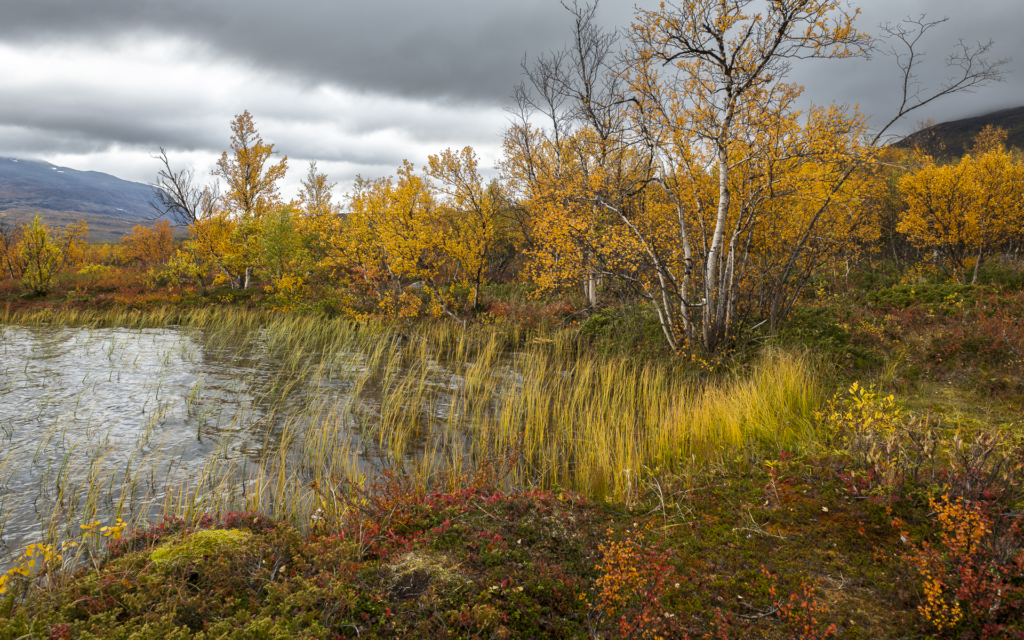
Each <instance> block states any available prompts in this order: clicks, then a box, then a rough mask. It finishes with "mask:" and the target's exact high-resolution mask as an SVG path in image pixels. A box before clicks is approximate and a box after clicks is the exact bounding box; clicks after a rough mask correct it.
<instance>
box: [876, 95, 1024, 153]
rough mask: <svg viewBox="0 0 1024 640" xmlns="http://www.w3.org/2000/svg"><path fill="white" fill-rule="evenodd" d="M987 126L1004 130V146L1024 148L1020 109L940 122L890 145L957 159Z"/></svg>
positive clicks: (1023, 113) (1023, 115)
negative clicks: (925, 150)
mask: <svg viewBox="0 0 1024 640" xmlns="http://www.w3.org/2000/svg"><path fill="white" fill-rule="evenodd" d="M989 125H992V126H994V127H999V128H1001V129H1005V130H1006V134H1007V135H1006V146H1008V147H1017V148H1019V149H1024V106H1021V107H1011V108H1009V109H999V110H998V111H993V112H991V113H986V114H984V115H980V116H974V117H971V118H961V119H960V120H950V121H948V122H940V123H938V124H935V125H932V126H930V127H927V128H925V129H922V130H920V131H915V132H914V133H912V134H910V135H909V136H907V137H905V138H903V139H902V140H900V141H899V142H897V143H896V144H895V145H894V146H896V147H902V148H906V147H911V146H914V145H916V144H920V145H921V146H922V147H924V148H926V149H929V150H930V152H931V153H932V154H933V155H936V156H941V157H946V158H958V157H961V156H963V155H964V154H965V153H967V149H968V148H970V145H971V142H972V141H973V140H974V137H975V136H977V135H978V134H979V133H981V131H982V129H984V128H985V127H987V126H989ZM938 143H941V145H942V148H939V144H938Z"/></svg>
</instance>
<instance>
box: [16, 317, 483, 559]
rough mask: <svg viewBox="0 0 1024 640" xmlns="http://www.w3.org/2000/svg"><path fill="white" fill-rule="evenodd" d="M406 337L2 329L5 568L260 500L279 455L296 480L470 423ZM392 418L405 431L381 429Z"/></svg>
mask: <svg viewBox="0 0 1024 640" xmlns="http://www.w3.org/2000/svg"><path fill="white" fill-rule="evenodd" d="M385 337H387V336H385ZM404 339H405V338H401V339H400V340H398V341H396V340H393V339H387V340H381V339H380V336H378V337H377V339H375V340H374V339H371V340H369V341H366V342H363V343H356V342H353V343H350V344H349V347H350V348H348V349H341V350H334V349H332V350H330V351H329V352H324V351H321V352H313V351H311V352H305V353H304V352H302V351H301V349H300V350H294V349H293V350H282V349H280V348H275V347H273V346H272V345H271V342H273V340H270V339H268V336H267V335H265V334H264V333H262V332H238V333H234V334H231V333H228V334H225V333H223V332H219V333H207V332H204V331H202V330H199V329H184V328H180V327H168V328H159V329H120V328H104V329H97V328H73V327H23V326H0V566H3V565H4V564H6V561H9V560H10V557H11V555H12V554H16V553H18V552H20V550H21V549H23V548H24V547H25V545H26V544H29V543H32V542H37V541H40V540H46V541H51V542H52V541H56V540H60V539H66V538H73V537H75V536H76V535H77V532H78V530H79V528H80V525H81V524H82V523H83V522H87V521H90V522H91V521H94V520H99V521H101V522H103V524H107V523H108V522H110V521H111V520H112V519H113V518H114V517H115V516H120V517H123V518H124V519H125V520H130V521H132V522H141V521H145V520H149V521H152V520H153V519H154V518H156V517H157V514H159V513H168V512H170V513H178V514H179V515H180V514H181V513H182V511H183V510H187V509H204V508H206V509H210V510H215V509H216V510H223V509H230V508H236V509H245V508H254V507H258V508H265V507H266V506H267V505H266V501H267V497H266V496H258V497H256V499H255V501H254V496H253V495H252V492H251V490H249V489H251V485H252V484H253V483H255V484H257V485H258V484H260V483H261V482H263V485H266V484H267V482H266V479H267V477H268V473H269V469H271V468H274V467H275V463H276V466H277V467H287V472H286V473H287V474H288V479H289V481H290V482H291V484H292V485H293V487H292V489H294V487H297V486H301V485H302V484H303V483H306V484H308V483H309V481H310V480H312V479H316V478H318V477H323V476H324V475H325V474H327V475H329V476H331V477H334V478H340V477H343V476H350V477H355V476H358V475H359V474H360V473H364V472H366V471H367V470H368V469H370V468H372V467H373V466H375V465H379V464H380V463H381V461H382V460H384V459H386V458H388V457H390V456H392V455H393V454H396V452H397V457H398V458H401V459H414V458H415V457H416V456H417V455H418V454H422V452H423V451H424V450H426V449H427V448H428V447H429V446H431V444H430V438H429V431H430V429H429V428H424V429H420V428H419V427H420V426H424V427H429V424H431V423H445V424H448V425H449V426H452V423H453V422H454V423H458V425H462V423H463V422H464V419H463V418H462V417H459V416H456V415H454V414H453V408H454V407H456V406H457V402H456V397H455V396H457V395H458V393H459V391H460V389H461V386H462V382H461V381H462V378H461V377H460V376H459V375H457V374H456V373H454V372H453V371H451V370H450V368H449V367H446V366H444V365H442V364H440V363H439V362H437V361H436V360H435V359H433V358H430V357H426V358H425V359H424V358H421V359H420V360H419V361H418V362H419V366H417V367H413V368H410V367H409V366H408V364H407V363H406V362H404V361H403V359H402V358H401V357H400V355H399V354H400V352H401V347H402V344H401V340H404ZM375 343H376V344H375ZM393 343H395V344H393ZM360 345H361V346H362V349H360V348H359V346H360ZM400 395H404V396H408V398H409V401H408V402H407V401H405V400H404V399H402V398H400V397H398V396H400ZM389 398H390V401H391V402H390V404H388V401H389ZM389 407H390V408H389ZM388 421H391V422H395V423H396V424H397V423H399V422H400V423H401V424H402V432H403V436H402V437H401V438H399V439H398V440H396V439H395V438H394V437H392V438H390V439H387V440H385V439H382V438H381V437H379V429H377V428H378V427H379V426H380V425H381V423H384V422H388ZM392 426H394V425H392ZM410 427H411V428H410ZM369 431H374V433H376V434H377V437H367V434H368V432H369ZM391 433H392V435H394V433H395V432H394V430H393V429H392V431H391ZM448 444H449V445H451V444H452V443H448ZM434 446H435V447H436V443H435V444H434ZM453 446H455V447H456V448H457V449H461V447H462V446H463V443H461V442H456V443H454V445H453ZM279 471H280V469H279ZM261 479H262V480H261ZM278 484H279V485H280V484H281V483H280V482H279V483H278ZM286 484H287V483H286ZM264 488H265V486H264ZM278 490H279V491H282V492H283V491H285V489H284V488H283V487H278ZM278 497H279V498H281V499H282V500H293V499H294V498H295V496H294V495H290V496H288V495H286V494H285V493H281V494H280V495H279V496H278ZM278 506H279V507H280V506H282V505H278ZM291 506H292V507H294V506H295V505H291ZM306 506H307V508H308V507H309V505H306ZM283 511H286V512H289V513H290V512H291V510H290V509H287V508H285V509H283Z"/></svg>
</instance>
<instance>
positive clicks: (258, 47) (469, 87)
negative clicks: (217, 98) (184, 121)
mask: <svg viewBox="0 0 1024 640" xmlns="http://www.w3.org/2000/svg"><path fill="white" fill-rule="evenodd" d="M606 5H607V7H603V8H602V13H603V14H605V17H606V19H607V20H608V21H609V23H610V24H619V25H628V22H629V18H630V15H631V6H630V5H627V4H625V3H610V2H606ZM569 25H570V21H569V15H568V13H567V12H566V11H565V10H564V9H563V8H562V7H561V6H560V5H559V4H558V2H555V1H554V0H519V1H517V2H482V1H480V0H453V1H448V2H422V1H416V0H392V1H390V2H380V1H376V2H373V1H365V0H364V1H360V2H353V1H351V0H350V1H347V2H325V1H319V2H316V1H314V2H304V3H301V4H298V3H284V2H253V1H247V2H241V1H240V0H223V1H218V2H208V1H200V2H196V1H193V2H178V3H169V2H165V1H154V0H149V1H145V0H141V1H140V0H93V1H90V2H82V1H81V0H37V1H34V2H18V3H16V4H15V6H13V7H7V8H6V9H5V10H4V19H3V20H2V21H0V39H3V40H6V41H9V42H21V43H33V42H37V43H38V42H48V41H53V40H60V41H62V42H67V41H68V40H75V39H79V40H86V41H91V42H102V41H103V40H104V39H109V38H114V37H116V36H117V35H119V34H122V33H125V32H129V33H140V32H150V33H154V34H170V35H175V36H183V37H187V38H190V39H194V40H196V41H199V42H202V43H204V44H206V45H208V46H210V47H213V48H215V49H216V50H218V51H219V52H220V54H221V55H225V56H233V57H237V58H239V59H242V60H246V61H250V62H251V63H252V64H254V65H255V66H258V67H260V68H267V69H275V70H278V71H280V72H283V73H287V74H289V75H290V76H292V77H296V78H301V79H304V80H306V81H308V82H313V83H318V82H325V81H327V82H334V83H338V84H341V85H345V86H349V87H355V88H360V89H365V90H369V91H380V92H384V93H388V94H394V95H403V96H416V97H437V96H450V97H452V98H456V99H459V100H478V101H483V102H494V101H500V100H503V99H504V98H505V97H506V96H507V95H508V94H509V92H510V90H511V84H512V83H513V82H515V81H516V80H517V79H518V76H519V62H520V59H521V57H522V56H523V53H524V52H527V51H529V52H531V53H533V54H536V53H539V52H541V51H543V50H547V49H549V48H551V47H558V46H560V45H561V43H562V42H564V40H565V37H566V33H567V29H568V27H569Z"/></svg>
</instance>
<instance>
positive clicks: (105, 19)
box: [0, 0, 1024, 180]
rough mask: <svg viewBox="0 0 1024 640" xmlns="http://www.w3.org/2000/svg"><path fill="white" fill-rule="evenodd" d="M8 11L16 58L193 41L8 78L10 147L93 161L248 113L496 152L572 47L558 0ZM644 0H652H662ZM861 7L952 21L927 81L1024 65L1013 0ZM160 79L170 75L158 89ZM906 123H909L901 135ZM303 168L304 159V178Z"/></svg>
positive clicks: (274, 127) (352, 165)
mask: <svg viewBox="0 0 1024 640" xmlns="http://www.w3.org/2000/svg"><path fill="white" fill-rule="evenodd" d="M4 4H5V6H4V7H3V9H2V10H0V45H3V44H6V45H7V46H9V47H14V48H16V49H17V50H19V51H26V52H45V51H47V50H49V49H52V48H54V47H61V48H63V49H65V50H66V51H67V52H68V55H69V56H70V57H71V58H74V56H75V55H76V54H75V52H76V51H79V52H83V53H82V55H85V53H84V52H89V51H92V52H96V51H107V52H108V53H110V55H114V56H120V57H123V58H126V59H131V58H132V57H133V50H132V47H133V46H136V44H133V43H138V46H139V47H141V48H144V45H145V43H146V42H147V41H148V42H153V43H160V42H165V41H172V40H175V39H177V41H178V42H180V43H183V44H182V46H177V47H168V48H167V49H166V52H165V53H163V54H160V55H163V58H159V57H158V58H156V59H154V60H152V61H151V62H152V66H150V67H147V68H146V69H144V70H141V71H139V72H136V73H137V74H139V75H132V74H126V77H119V78H110V77H109V76H110V74H112V73H119V72H118V71H117V70H111V69H103V68H96V69H94V70H92V71H88V72H85V73H84V77H82V78H81V79H80V80H78V81H72V80H73V79H71V80H69V79H65V78H63V77H58V78H55V79H53V80H52V81H51V82H41V83H39V84H34V85H31V86H28V85H26V86H24V87H18V86H14V87H8V86H7V85H5V84H4V82H3V79H2V78H0V86H2V87H4V91H5V95H4V97H3V98H4V99H3V102H2V103H0V153H6V154H9V155H10V154H13V153H15V152H19V153H22V154H23V155H53V154H81V155H87V154H89V153H114V152H116V150H117V149H119V148H131V149H134V150H135V152H137V153H139V152H141V155H142V157H143V158H144V157H145V153H148V152H150V151H154V150H155V149H156V147H157V146H165V147H169V148H173V149H178V150H183V151H195V152H197V153H199V152H201V153H205V154H207V155H209V154H212V153H218V154H219V151H220V150H221V149H223V148H224V147H225V146H226V143H227V140H228V137H229V135H230V132H229V131H228V126H227V125H228V121H229V120H230V118H231V117H232V116H233V115H235V114H237V113H240V112H241V111H242V110H243V109H249V110H250V111H251V112H252V113H253V114H254V116H255V117H256V120H257V123H258V125H259V127H260V131H261V133H263V135H264V137H265V138H267V139H268V140H272V141H274V142H276V143H277V144H278V148H279V149H280V150H281V151H282V152H283V153H287V154H289V155H290V156H291V157H293V158H317V159H320V160H322V161H325V162H330V163H332V166H337V167H343V168H344V169H343V170H345V171H350V172H351V173H352V174H354V173H356V172H362V173H363V174H364V175H375V174H374V173H373V172H375V171H376V172H379V171H380V170H381V167H387V169H386V170H385V171H386V172H392V171H393V170H394V167H395V166H397V164H398V163H399V162H400V161H401V160H402V158H404V157H409V158H410V159H411V160H413V161H415V162H417V163H419V162H422V161H423V160H424V159H425V157H423V156H424V154H425V153H433V152H436V151H438V150H439V149H440V148H442V145H449V144H451V145H457V146H461V145H462V144H472V145H474V146H475V147H478V151H480V150H481V149H480V148H481V147H486V148H489V149H490V150H491V151H493V150H494V149H496V148H497V145H498V143H499V136H500V133H501V128H502V125H503V120H502V118H501V117H500V108H501V106H502V105H504V104H506V103H507V101H508V95H509V93H510V91H511V88H512V86H513V84H514V83H516V82H518V81H519V80H520V79H521V71H520V67H519V64H520V61H521V59H522V57H523V55H524V53H525V54H527V55H528V56H529V57H530V58H533V57H534V56H536V55H537V54H539V53H543V52H546V51H548V50H551V49H557V48H561V47H562V46H563V45H564V43H565V42H566V40H567V39H568V37H569V35H570V31H569V29H570V26H571V21H570V16H569V14H568V13H567V12H566V11H565V10H564V9H563V8H562V7H561V6H560V4H559V2H557V0H520V1H518V2H508V1H504V2H489V1H484V0H449V1H447V2H440V1H435V2H423V1H422V0H420V1H417V0H392V1H389V2H382V1H379V0H378V1H373V0H362V1H359V2H354V1H352V0H346V1H344V2H337V1H333V2H330V1H326V0H318V1H305V2H301V3H300V2H292V3H283V2H279V1H275V2H267V1H265V0H249V1H246V2H242V1H241V0H218V1H216V2H211V1H210V0H185V1H179V2H173V3H172V2H169V1H168V0H89V1H88V2H84V1H82V0H32V1H29V0H10V1H8V2H6V3H4ZM641 4H642V5H643V6H645V7H648V8H653V7H655V6H656V5H657V2H656V0H643V2H641ZM855 4H857V5H859V6H861V7H862V8H863V9H864V14H863V15H862V16H861V18H860V19H859V21H858V22H859V24H860V27H861V28H862V29H863V30H865V31H867V32H869V33H875V32H877V28H876V25H877V24H878V23H879V22H881V21H886V20H889V21H895V20H899V19H900V18H902V17H905V16H907V15H908V14H909V15H915V16H916V15H917V14H920V13H922V12H927V13H928V14H929V15H930V16H935V17H938V16H941V15H949V16H950V17H951V18H952V19H951V20H950V22H949V23H947V24H946V25H943V26H942V27H941V28H939V29H936V30H935V32H934V33H933V34H932V35H931V37H930V38H929V40H928V42H927V45H926V48H927V50H928V52H929V54H930V58H929V64H928V65H927V68H926V69H924V73H923V74H922V78H923V79H924V80H926V81H928V82H930V83H932V84H934V83H935V82H936V81H938V80H939V79H940V76H939V75H937V68H938V67H939V63H941V60H942V58H943V57H944V55H945V54H946V53H947V52H948V51H949V47H950V46H951V45H952V44H953V43H955V42H956V40H957V39H958V38H961V37H963V38H965V39H967V40H968V41H976V40H984V41H987V40H988V39H989V38H990V37H991V38H994V39H995V40H996V41H997V48H996V51H995V55H996V56H997V57H1004V56H1015V57H1017V58H1018V59H1020V60H1024V41H1022V38H1021V37H1020V36H1019V35H1018V33H1019V28H1018V24H1019V22H1020V18H1021V17H1024V11H1022V10H1021V9H1020V8H1019V0H989V1H988V2H985V3H974V4H970V5H969V4H968V3H966V2H962V1H960V0H900V2H892V1H891V0H862V1H860V2H856V3H855ZM632 16H633V3H632V2H627V1H625V0H616V1H615V2H613V1H611V0H604V1H603V2H602V4H601V9H600V12H599V17H600V19H601V20H602V22H603V23H604V24H606V25H607V26H609V27H614V26H617V27H620V28H628V26H629V23H630V21H631V19H632ZM148 55H150V56H152V52H150V54H148ZM147 60H148V59H147ZM211 64H217V65H221V66H222V67H223V69H222V70H221V73H222V75H221V76H218V77H217V81H222V82H223V83H225V85H226V86H221V87H217V86H209V85H203V84H196V85H195V86H189V84H188V79H187V78H182V77H181V75H180V72H178V75H173V74H174V73H175V71H174V70H175V69H182V68H186V69H195V70H196V75H197V77H198V76H200V75H201V72H202V71H203V69H204V68H205V67H207V66H210V65H211ZM190 65H191V66H190ZM224 69H226V70H227V71H225V70H224ZM232 70H233V71H232ZM43 71H44V72H46V73H48V72H49V69H43ZM165 74H169V76H168V78H169V79H168V80H167V81H166V82H162V80H163V78H164V75H165ZM225 74H226V75H225ZM170 76H173V79H171V78H170ZM790 79H791V80H792V81H795V82H799V83H801V84H804V85H805V86H806V87H807V92H806V94H805V98H806V102H807V103H810V102H815V103H819V104H821V103H827V102H831V101H833V100H835V101H838V102H848V103H860V105H861V109H862V111H864V112H866V113H868V114H871V115H874V116H875V122H878V121H879V120H881V119H882V118H884V116H885V115H886V114H888V113H891V112H892V109H893V108H894V107H895V104H894V100H895V97H894V93H893V92H894V91H895V90H896V88H897V78H896V74H895V67H893V66H892V63H891V61H889V60H886V59H884V58H882V57H876V58H875V59H874V60H872V61H863V60H853V61H824V62H816V63H808V64H801V65H798V66H797V67H796V68H795V69H794V73H793V76H792V77H791V78H790ZM100 80H103V82H100ZM206 81H207V82H212V81H213V80H210V79H207V80H206ZM232 83H234V84H232ZM1022 86H1024V85H1022V83H1021V82H1020V78H1016V77H1013V76H1011V78H1010V82H1008V83H1005V84H1003V85H999V86H996V87H993V88H990V89H987V90H984V91H983V92H979V93H977V94H974V95H971V96H960V97H957V98H954V99H950V100H945V101H943V102H940V103H936V105H935V106H934V107H929V108H928V109H926V110H922V112H921V113H920V114H915V117H917V116H920V117H926V116H928V115H933V116H935V117H936V119H937V120H948V119H954V118H959V117H967V116H970V115H977V114H980V113H984V112H987V111H992V110H995V109H998V108H1002V107H1008V106H1018V105H1021V104H1024V91H1022ZM331 92H334V93H339V92H340V93H344V94H345V95H344V96H342V97H340V98H339V97H337V96H333V97H332V95H328V94H331ZM325 96H326V97H325ZM908 126H912V122H911V123H907V124H904V125H903V126H902V127H901V129H899V130H903V131H905V130H906V129H907V127H908ZM125 166H127V161H126V163H125ZM148 170H149V169H147V171H148ZM299 170H301V169H300V167H299V165H298V164H294V163H293V171H299ZM349 177H350V176H336V179H339V180H347V179H349ZM133 179H135V178H133Z"/></svg>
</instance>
